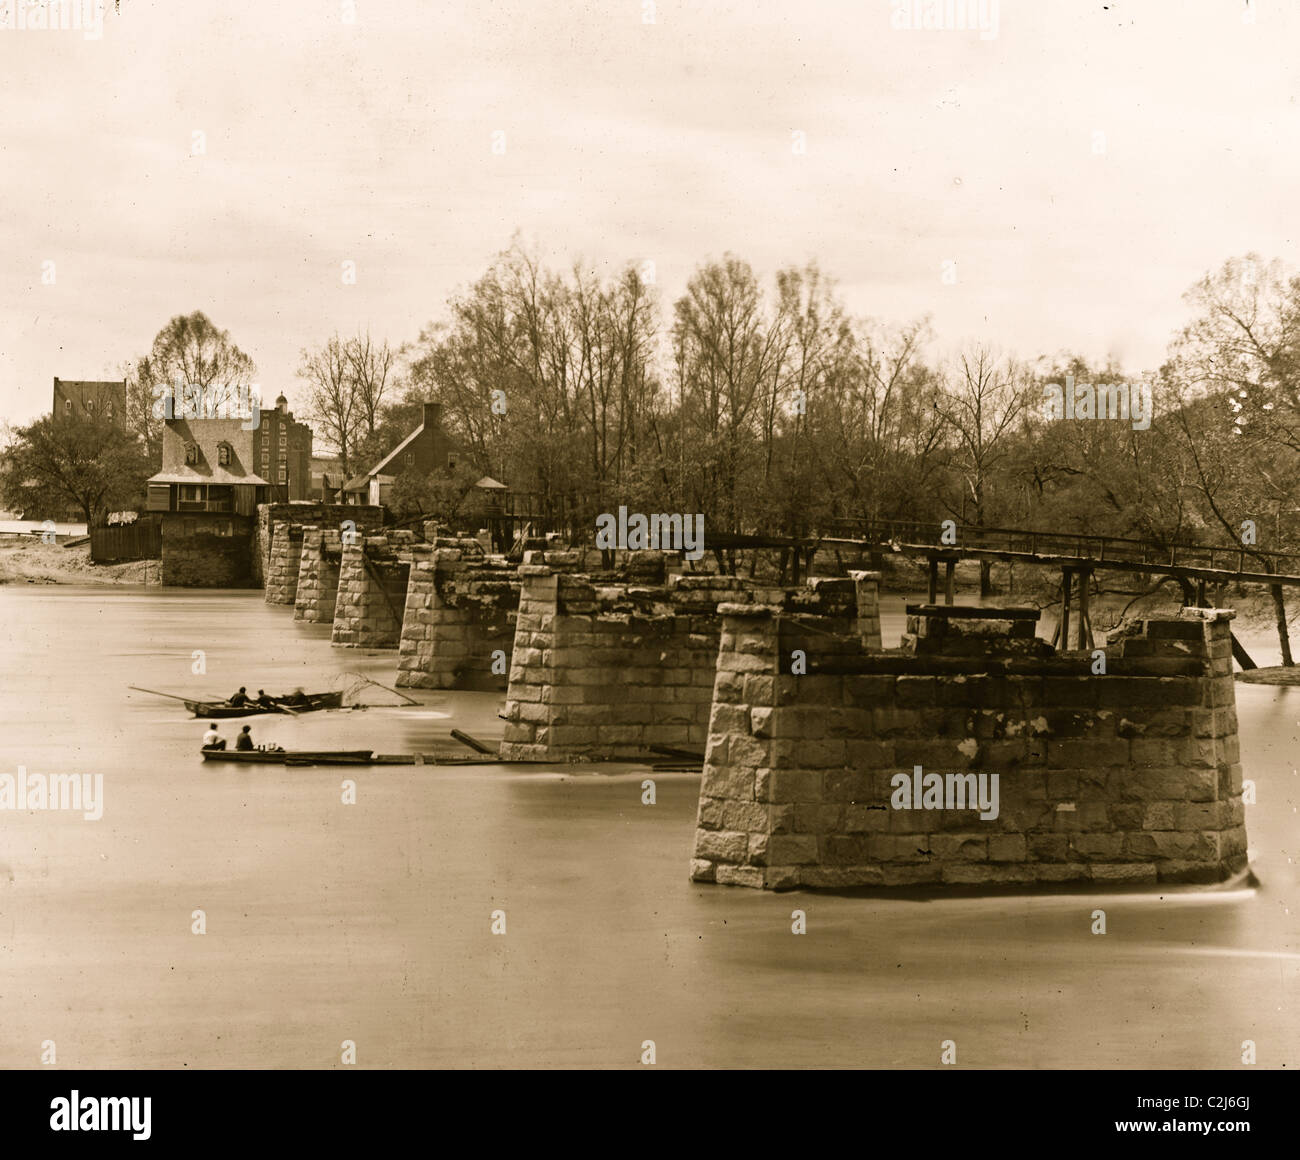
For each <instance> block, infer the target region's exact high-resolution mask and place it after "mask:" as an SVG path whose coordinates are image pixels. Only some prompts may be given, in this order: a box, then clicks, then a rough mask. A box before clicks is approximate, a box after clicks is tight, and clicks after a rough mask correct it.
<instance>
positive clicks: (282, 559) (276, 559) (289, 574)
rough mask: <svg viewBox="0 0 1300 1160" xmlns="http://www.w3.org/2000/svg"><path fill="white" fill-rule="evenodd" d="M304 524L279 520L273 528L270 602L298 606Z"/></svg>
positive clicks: (268, 572)
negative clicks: (295, 604) (296, 603)
mask: <svg viewBox="0 0 1300 1160" xmlns="http://www.w3.org/2000/svg"><path fill="white" fill-rule="evenodd" d="M303 532H304V529H303V527H302V525H301V524H294V523H290V522H289V521H287V520H276V521H275V522H274V523H273V524H272V525H271V558H270V562H269V564H268V565H267V570H266V602H267V603H268V604H294V603H295V602H296V601H297V598H298V574H299V571H300V570H301V562H302V542H303Z"/></svg>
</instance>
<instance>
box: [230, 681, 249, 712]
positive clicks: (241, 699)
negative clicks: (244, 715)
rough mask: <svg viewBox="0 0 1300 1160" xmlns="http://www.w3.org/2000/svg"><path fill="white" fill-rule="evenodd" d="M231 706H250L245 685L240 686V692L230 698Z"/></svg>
mask: <svg viewBox="0 0 1300 1160" xmlns="http://www.w3.org/2000/svg"><path fill="white" fill-rule="evenodd" d="M230 704H232V705H236V706H239V707H241V708H242V707H243V706H244V705H247V704H248V690H247V689H246V688H244V686H243V685H240V686H239V692H238V693H236V694H235V695H234V696H233V697H231V698H230Z"/></svg>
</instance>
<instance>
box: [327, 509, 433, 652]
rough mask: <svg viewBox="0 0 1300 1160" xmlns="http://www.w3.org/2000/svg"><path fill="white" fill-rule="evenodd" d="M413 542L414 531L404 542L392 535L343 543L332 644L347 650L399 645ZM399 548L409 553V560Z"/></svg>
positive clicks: (407, 534)
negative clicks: (411, 543) (404, 557)
mask: <svg viewBox="0 0 1300 1160" xmlns="http://www.w3.org/2000/svg"><path fill="white" fill-rule="evenodd" d="M408 537H409V538H408ZM413 538H414V537H412V536H411V533H409V532H407V533H405V536H401V537H400V538H399V536H398V535H397V534H396V533H390V534H389V535H387V536H366V537H365V538H364V539H363V540H362V541H361V542H360V543H358V544H345V545H343V553H342V558H341V562H340V564H339V588H338V601H337V603H336V604H335V607H334V627H333V632H332V634H331V636H330V641H331V643H332V644H336V645H341V646H343V647H345V648H393V649H395V648H397V647H398V644H399V643H400V640H401V636H402V619H403V616H402V610H403V608H404V606H405V603H406V590H407V584H408V579H409V573H410V541H411V539H413ZM394 545H397V546H398V547H399V548H400V549H404V550H405V551H406V554H407V558H406V559H405V560H403V559H402V558H401V555H400V554H399V551H398V550H395V547H394Z"/></svg>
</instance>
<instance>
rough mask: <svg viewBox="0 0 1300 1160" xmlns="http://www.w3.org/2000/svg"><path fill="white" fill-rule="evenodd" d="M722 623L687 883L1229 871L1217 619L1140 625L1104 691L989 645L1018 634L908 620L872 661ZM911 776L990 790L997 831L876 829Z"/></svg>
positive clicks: (1234, 803)
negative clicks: (904, 635) (803, 663)
mask: <svg viewBox="0 0 1300 1160" xmlns="http://www.w3.org/2000/svg"><path fill="white" fill-rule="evenodd" d="M720 611H721V612H722V613H723V616H724V619H723V632H722V637H721V644H720V649H719V653H718V663H717V674H716V679H715V684H714V703H713V710H712V714H711V718H710V734H709V739H708V750H707V753H706V757H705V765H704V774H703V778H702V780H701V786H700V804H699V815H698V823H697V831H696V840H695V851H694V860H693V861H692V863H691V876H692V878H694V879H695V880H697V881H707V882H720V883H729V884H736V885H745V886H756V887H768V888H783V887H846V886H882V887H905V886H915V885H971V886H988V885H1010V886H1014V885H1027V884H1035V883H1100V884H1155V883H1164V882H1216V881H1222V880H1224V879H1226V878H1228V877H1231V876H1232V875H1234V874H1236V873H1238V872H1240V871H1242V870H1243V869H1244V868H1245V866H1246V834H1245V814H1244V809H1243V805H1242V798H1241V792H1242V778H1241V765H1240V756H1239V752H1238V742H1237V722H1236V711H1235V691H1234V686H1233V678H1232V654H1231V637H1230V621H1231V617H1232V615H1233V614H1232V613H1231V611H1226V610H1214V609H1184V610H1182V612H1181V614H1180V616H1179V617H1178V618H1172V619H1150V620H1147V621H1144V622H1142V623H1141V624H1140V625H1139V626H1138V627H1136V628H1135V629H1133V630H1132V631H1131V632H1129V633H1127V634H1125V635H1124V636H1122V637H1120V638H1118V639H1117V640H1116V641H1115V642H1113V644H1112V645H1110V646H1108V648H1107V650H1106V654H1107V655H1106V657H1105V666H1106V668H1105V672H1104V673H1094V672H1093V662H1092V661H1091V659H1090V658H1079V657H1064V656H1059V655H1055V654H1053V653H1052V650H1051V649H1050V646H1045V647H1046V649H1047V653H1046V655H1045V654H1043V653H1042V652H1041V651H1040V650H1038V649H1037V648H1029V647H1028V646H1029V643H1030V642H1029V639H1028V638H1026V637H1025V636H1024V635H1023V634H1024V629H1023V628H1020V627H1015V628H1014V629H1011V630H1009V631H1007V632H1005V633H1004V634H998V633H997V632H995V631H994V629H993V622H995V621H997V620H999V619H1002V620H1003V621H1004V623H1007V622H1011V623H1014V624H1015V625H1020V624H1021V623H1025V622H1029V621H1028V618H1026V617H1017V616H1006V617H999V616H997V615H996V614H995V615H992V616H990V615H988V614H987V612H985V615H984V616H982V617H977V616H972V615H969V614H968V615H966V616H961V615H952V614H951V613H947V612H945V611H944V610H942V609H925V610H910V611H912V615H913V617H914V620H915V623H909V636H910V637H911V638H912V640H911V642H910V647H909V648H908V649H906V650H900V651H897V652H891V653H885V654H878V655H874V656H873V655H871V654H869V653H867V652H866V651H865V650H864V649H862V647H861V642H860V641H859V640H855V639H851V638H850V637H848V636H847V635H845V636H842V637H836V636H834V635H833V634H826V633H818V632H815V631H812V629H815V628H816V627H817V626H815V625H813V624H810V623H809V622H806V621H805V622H804V623H802V624H794V623H791V621H790V619H789V618H788V616H787V615H786V614H785V612H784V610H782V609H781V608H779V607H775V606H770V605H769V606H763V605H746V604H739V603H734V604H729V605H724V606H723V607H722V609H721V610H720ZM956 611H958V612H960V611H962V610H956ZM957 621H962V623H961V624H960V625H959V626H957V627H956V628H954V625H956V622H957ZM980 621H983V623H982V624H980V623H978V622H980ZM944 622H946V623H944ZM1029 623H1032V622H1029ZM819 636H820V637H822V638H823V640H824V643H822V644H819V643H818V638H819ZM976 638H982V640H983V646H984V649H985V651H986V656H985V657H983V658H981V657H979V656H976V655H973V653H972V652H971V650H970V644H971V641H972V640H973V639H976ZM922 641H928V642H929V643H928V644H927V645H922V643H921V642H922ZM1038 643H1039V644H1042V643H1043V642H1038ZM794 649H806V650H808V654H807V655H808V658H809V664H808V668H807V672H806V674H802V675H800V674H797V673H792V672H791V665H790V662H789V657H790V655H791V652H792V650H794ZM927 650H928V651H927ZM918 766H919V767H921V770H922V771H923V773H938V774H944V775H948V774H954V775H966V774H974V775H976V776H977V777H978V775H980V774H984V775H991V774H998V775H999V787H1000V788H999V813H998V816H997V817H996V818H994V819H991V820H982V819H981V818H980V817H979V814H978V811H976V810H972V809H947V810H945V809H897V808H894V807H895V804H896V803H895V802H894V801H893V800H891V799H893V797H894V793H895V781H894V778H895V775H897V774H908V775H912V776H915V773H916V768H917V767H918Z"/></svg>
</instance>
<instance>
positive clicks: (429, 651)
mask: <svg viewBox="0 0 1300 1160" xmlns="http://www.w3.org/2000/svg"><path fill="white" fill-rule="evenodd" d="M438 542H442V541H435V544H436V543H438ZM470 543H471V544H473V548H472V549H470V548H467V547H466V546H465V545H464V544H463V543H458V544H457V545H456V546H454V547H445V548H439V547H436V546H435V545H415V546H414V548H413V549H412V552H413V560H412V564H411V573H410V578H409V581H408V583H407V589H406V606H405V616H404V619H403V622H402V636H401V642H400V645H399V648H398V661H397V667H398V676H397V684H398V685H399V686H403V687H407V688H420V689H452V688H477V689H492V690H499V691H502V692H504V691H505V689H506V682H507V678H508V674H509V671H510V658H511V655H512V653H513V651H514V637H515V616H516V613H517V611H518V608H519V591H520V582H519V576H518V573H517V572H516V570H515V569H513V568H509V567H506V566H503V565H489V564H487V563H486V562H485V560H484V558H483V552H482V550H481V548H480V547H479V545H478V544H477V543H476V542H474V541H470ZM497 661H500V663H499V664H498V663H497Z"/></svg>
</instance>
